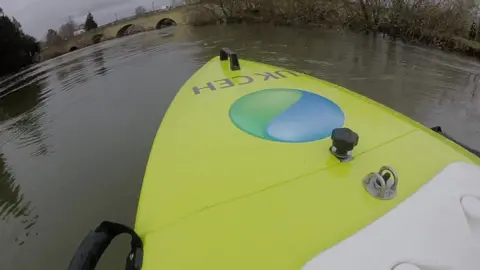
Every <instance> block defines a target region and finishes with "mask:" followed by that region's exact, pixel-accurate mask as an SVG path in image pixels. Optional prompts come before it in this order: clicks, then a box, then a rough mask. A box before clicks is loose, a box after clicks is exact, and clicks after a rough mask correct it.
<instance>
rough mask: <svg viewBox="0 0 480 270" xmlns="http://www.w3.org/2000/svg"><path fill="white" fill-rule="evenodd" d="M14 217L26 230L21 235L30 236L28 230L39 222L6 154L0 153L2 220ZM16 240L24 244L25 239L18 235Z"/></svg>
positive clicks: (8, 220)
mask: <svg viewBox="0 0 480 270" xmlns="http://www.w3.org/2000/svg"><path fill="white" fill-rule="evenodd" d="M12 219H13V220H16V221H17V224H18V226H21V228H22V229H23V230H25V231H26V233H25V234H22V235H21V236H25V237H28V236H29V235H30V233H29V232H28V231H30V230H31V228H32V227H33V226H34V225H35V223H36V222H37V219H38V215H33V214H32V208H31V202H30V201H28V200H26V199H25V198H24V195H23V194H22V192H21V189H20V186H19V185H18V184H17V183H15V177H14V176H13V174H12V172H11V171H10V170H9V168H8V167H7V164H6V162H5V157H4V155H3V154H2V153H0V220H2V222H5V223H9V222H12ZM0 228H2V223H0ZM14 242H16V243H17V244H18V245H23V244H24V242H25V239H24V238H23V237H22V238H20V237H19V236H16V237H15V240H14Z"/></svg>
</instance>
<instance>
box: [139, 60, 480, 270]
mask: <svg viewBox="0 0 480 270" xmlns="http://www.w3.org/2000/svg"><path fill="white" fill-rule="evenodd" d="M240 64H241V70H238V71H231V70H230V68H229V64H228V61H220V60H219V58H218V57H217V58H214V59H212V60H211V61H210V62H208V63H207V64H206V65H205V66H204V67H203V68H201V69H200V70H199V71H198V72H197V73H196V74H194V75H193V76H192V78H190V80H188V81H187V82H186V83H185V85H184V86H183V87H182V88H181V89H180V91H179V92H178V94H177V96H176V97H175V99H174V101H173V102H172V104H171V106H170V108H169V110H168V112H167V114H166V115H165V117H164V119H163V121H162V123H161V126H160V129H159V131H158V134H157V136H156V138H155V141H154V144H153V147H152V151H151V154H150V158H149V162H148V166H147V170H146V173H145V177H144V183H143V187H142V193H141V197H140V202H139V207H138V213H137V221H136V226H135V230H136V231H137V233H139V235H140V236H141V237H142V239H143V240H144V244H145V257H144V267H143V269H147V270H148V269H300V268H301V267H302V266H303V265H305V263H307V262H308V261H309V260H310V259H312V258H313V257H314V256H315V255H317V254H318V253H319V252H321V251H323V250H326V249H328V248H330V247H332V246H333V245H335V244H337V243H339V242H340V241H342V240H344V239H345V238H347V237H349V236H351V235H353V234H355V233H356V232H357V231H359V230H360V229H362V228H364V227H365V226H368V225H369V224H371V223H372V222H373V221H375V220H377V219H378V218H380V217H381V216H383V215H385V214H386V213H387V212H388V211H390V210H391V209H393V208H394V207H395V206H397V205H398V204H399V203H401V202H402V201H403V200H405V199H406V198H408V197H409V196H411V195H412V194H413V193H414V192H415V191H416V190H418V189H419V188H420V187H421V186H422V185H424V184H425V183H427V182H428V181H429V180H430V179H432V178H433V177H434V176H435V175H436V174H437V173H438V172H440V171H441V170H442V169H443V168H445V167H446V166H447V165H448V164H450V163H453V162H455V161H464V162H468V163H475V162H478V161H477V159H475V158H474V157H473V156H471V155H470V154H468V153H467V152H466V151H464V150H463V149H461V148H459V147H457V146H456V145H454V144H453V143H450V142H448V141H447V140H445V139H443V138H442V137H441V136H439V135H437V134H435V133H433V132H430V131H429V130H428V129H426V128H424V127H422V126H420V125H419V124H417V123H416V122H414V121H412V120H410V119H408V118H406V117H404V116H402V115H400V114H398V113H396V112H393V111H392V110H390V109H387V108H385V107H383V106H382V105H379V104H377V103H375V102H373V101H371V100H369V99H367V98H365V97H362V96H360V95H358V94H355V93H353V92H350V91H348V90H346V89H343V88H341V87H339V86H336V85H333V84H330V83H328V82H325V81H322V80H318V79H315V78H312V77H309V76H308V75H305V74H301V73H298V72H295V71H288V70H284V69H282V68H278V67H273V66H268V65H263V64H259V63H255V62H250V61H246V60H241V61H240ZM336 127H348V128H350V129H352V130H354V131H355V132H357V133H358V134H359V136H360V141H359V144H358V146H357V147H356V148H355V150H354V157H355V158H354V160H353V161H351V162H348V163H341V162H339V161H338V159H336V158H335V157H334V156H333V155H331V154H330V152H329V147H330V146H331V139H330V133H331V130H332V129H333V128H336ZM419 148H422V149H424V150H422V154H413V153H416V151H418V149H419ZM423 153H429V154H428V155H426V154H423ZM432 157H435V162H431V160H432ZM419 164H421V168H422V169H421V170H419V169H418V168H419V166H420V165H419ZM384 165H390V166H392V167H393V168H394V169H395V170H396V171H397V173H398V174H399V176H400V184H399V189H398V195H397V197H396V198H395V199H393V200H389V201H381V200H378V199H375V198H373V197H372V196H370V195H369V194H368V193H367V192H365V190H364V188H363V186H362V180H363V177H364V176H365V175H367V174H368V173H370V172H373V171H378V169H379V168H380V167H382V166H384ZM339 259H341V258H339Z"/></svg>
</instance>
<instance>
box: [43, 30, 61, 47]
mask: <svg viewBox="0 0 480 270" xmlns="http://www.w3.org/2000/svg"><path fill="white" fill-rule="evenodd" d="M45 40H46V43H47V45H49V46H52V45H57V44H59V43H60V42H61V41H62V38H61V37H60V36H59V35H58V33H57V31H55V30H53V29H48V32H47V35H46V36H45Z"/></svg>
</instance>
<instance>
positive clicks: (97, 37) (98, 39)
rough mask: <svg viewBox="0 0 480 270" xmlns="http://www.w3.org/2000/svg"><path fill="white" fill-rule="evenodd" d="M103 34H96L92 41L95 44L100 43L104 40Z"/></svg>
mask: <svg viewBox="0 0 480 270" xmlns="http://www.w3.org/2000/svg"><path fill="white" fill-rule="evenodd" d="M102 38H103V34H96V35H95V36H93V37H92V42H93V44H97V43H100V41H102Z"/></svg>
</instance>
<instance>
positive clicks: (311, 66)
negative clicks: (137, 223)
mask: <svg viewBox="0 0 480 270" xmlns="http://www.w3.org/2000/svg"><path fill="white" fill-rule="evenodd" d="M222 47H231V48H232V49H234V50H235V51H237V52H238V53H239V55H240V57H241V58H245V59H250V60H254V61H259V62H264V63H267V64H273V65H277V66H280V67H284V68H290V69H294V70H296V71H299V72H304V73H307V74H310V75H313V76H315V77H318V78H321V79H324V80H327V81H331V82H333V83H336V84H339V85H341V86H344V87H346V88H349V89H351V90H353V91H355V92H358V93H360V94H363V95H365V96H368V97H370V98H372V99H374V100H377V101H379V102H381V103H383V104H385V105H387V106H389V107H392V108H394V109H395V110H397V111H400V112H401V113H403V114H406V115H407V116H409V117H412V118H413V119H415V120H417V121H420V122H421V123H423V124H425V125H427V126H435V125H441V126H443V127H444V129H445V130H446V131H447V132H449V133H451V134H452V135H453V136H454V137H456V138H457V139H459V140H460V141H463V142H465V143H466V144H468V145H470V146H472V147H474V148H480V140H479V139H478V138H480V89H479V88H480V76H479V74H478V70H480V64H478V63H477V62H476V61H473V60H471V59H468V58H464V57H459V56H456V55H454V54H447V53H444V52H440V51H436V50H432V49H425V48H421V47H416V46H409V45H405V44H403V43H401V42H394V41H391V40H387V39H383V38H381V37H380V36H377V37H375V36H372V35H369V36H365V35H359V34H352V33H348V32H340V33H338V32H334V31H319V30H309V29H292V28H282V27H279V28H277V27H271V26H256V27H253V28H252V27H247V26H227V27H223V26H222V27H221V26H212V27H201V28H188V27H181V26H177V27H172V28H165V29H161V30H158V31H152V32H147V33H141V34H137V35H132V36H128V37H125V38H122V39H116V40H112V41H108V42H105V43H100V44H96V45H94V46H91V47H88V48H85V49H82V50H78V51H75V52H72V53H69V54H66V55H63V56H61V57H58V58H55V59H52V60H50V61H47V62H44V63H41V64H40V65H38V66H35V67H32V68H30V69H29V70H25V71H23V72H21V73H19V74H16V75H15V76H13V77H11V78H8V79H6V80H4V81H3V82H1V83H0V147H1V150H0V173H1V174H0V175H1V178H0V242H1V243H6V244H5V245H4V246H3V247H2V246H1V245H0V269H65V268H66V267H67V265H68V263H69V260H70V258H71V255H72V254H73V252H74V250H75V249H76V248H77V246H78V244H79V243H80V241H81V240H82V239H83V237H84V236H85V233H86V232H87V231H88V230H90V229H91V228H93V227H95V226H96V225H97V224H98V223H99V222H101V221H103V220H114V221H117V222H122V223H125V224H130V225H133V223H134V218H135V213H136V207H137V203H138V196H139V192H140V188H141V182H142V178H143V173H144V169H145V164H146V162H147V158H148V155H149V152H150V149H151V144H152V140H153V138H154V136H155V134H156V131H157V128H158V126H159V124H160V122H161V120H162V117H163V115H164V114H165V112H166V111H167V108H168V106H169V104H170V103H171V101H172V99H173V98H174V96H175V94H176V92H177V91H178V89H179V88H180V87H181V85H182V84H183V83H184V82H185V81H186V80H187V79H188V78H189V77H190V76H191V75H192V74H193V73H194V72H195V71H196V70H197V69H198V68H199V67H200V66H201V65H202V64H203V63H205V62H206V61H208V60H210V59H211V58H212V57H214V56H217V55H218V52H219V50H220V48H222ZM32 205H34V206H35V207H33V206H32ZM38 216H40V217H41V219H39V218H38ZM32 229H34V230H35V231H36V232H38V235H37V234H36V233H35V236H36V237H35V241H26V239H27V238H28V237H29V236H31V235H32V234H33V231H32ZM4 238H5V239H7V241H5V240H4ZM8 240H9V241H8ZM20 244H22V246H21V248H22V249H15V248H16V247H19V245H20ZM127 245H128V243H127V244H126V245H125V246H127ZM12 250H14V251H15V252H13V251H12ZM9 252H10V253H9ZM123 255H124V251H123V250H122V249H121V248H113V249H111V253H110V255H108V254H106V256H104V257H102V261H101V263H102V264H103V268H102V267H100V268H99V269H120V268H121V267H122V266H123V259H122V260H119V259H118V258H119V257H122V258H123Z"/></svg>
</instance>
